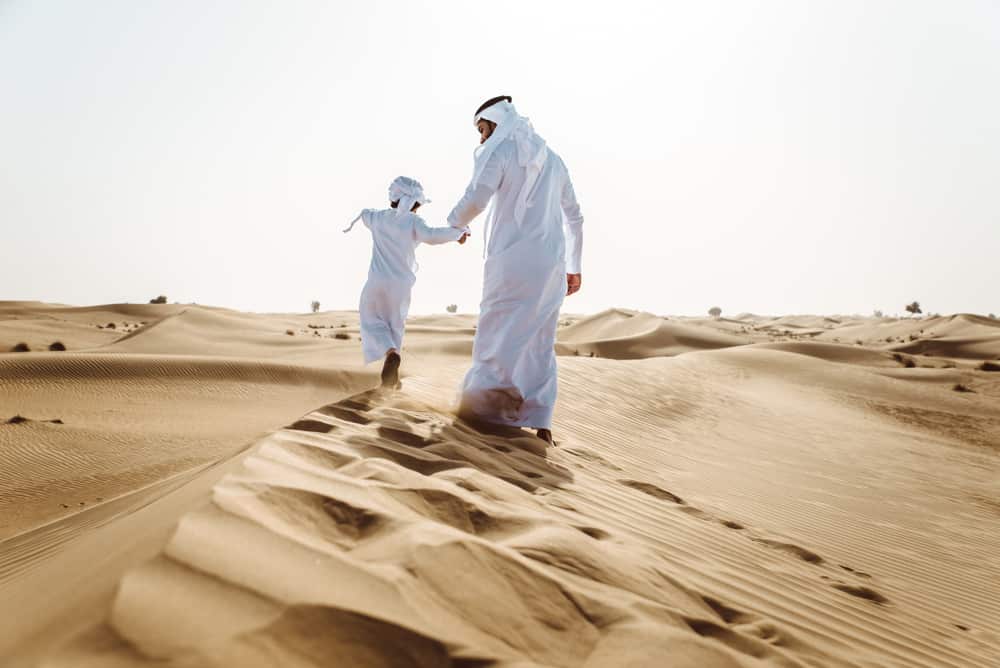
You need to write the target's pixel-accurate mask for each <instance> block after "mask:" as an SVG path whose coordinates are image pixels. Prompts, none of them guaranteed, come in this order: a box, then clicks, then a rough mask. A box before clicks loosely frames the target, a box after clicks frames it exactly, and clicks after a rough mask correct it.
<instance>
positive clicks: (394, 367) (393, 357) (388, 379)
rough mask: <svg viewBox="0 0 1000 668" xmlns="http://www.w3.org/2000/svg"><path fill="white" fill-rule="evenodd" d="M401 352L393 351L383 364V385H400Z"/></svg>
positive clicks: (392, 386) (393, 386)
mask: <svg viewBox="0 0 1000 668" xmlns="http://www.w3.org/2000/svg"><path fill="white" fill-rule="evenodd" d="M400 361H401V360H400V358H399V353H397V352H391V353H389V354H388V355H386V356H385V363H384V364H382V387H391V388H395V387H397V386H398V385H399V363H400Z"/></svg>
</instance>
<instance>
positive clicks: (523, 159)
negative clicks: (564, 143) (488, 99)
mask: <svg viewBox="0 0 1000 668" xmlns="http://www.w3.org/2000/svg"><path fill="white" fill-rule="evenodd" d="M480 120H487V121H492V122H493V123H496V127H495V128H494V129H493V134H491V135H490V138H489V139H487V140H486V141H485V142H483V143H482V144H480V145H479V146H477V147H476V150H475V153H474V157H475V163H476V164H475V168H474V170H473V173H472V187H473V188H474V187H476V186H477V185H479V179H480V178H481V177H482V175H483V170H484V169H485V168H486V163H487V162H488V161H489V159H490V156H491V155H493V151H495V150H496V148H497V146H499V145H500V144H501V143H503V142H504V141H506V140H507V139H508V138H510V139H513V140H514V142H515V144H516V145H517V163H518V164H519V165H520V166H521V167H523V168H524V169H525V170H526V173H525V178H524V185H523V186H522V187H521V192H519V193H518V194H517V202H516V204H515V206H514V220H515V222H516V223H517V224H518V225H520V224H521V222H522V221H523V220H524V213H525V211H527V209H528V203H529V202H528V196H529V195H530V194H531V191H532V189H533V188H534V187H535V182H536V181H538V175H539V174H540V173H541V171H542V167H544V166H545V160H546V158H548V156H549V149H548V146H546V144H545V140H544V139H542V138H541V137H539V136H538V133H536V132H535V129H534V128H533V127H532V126H531V121H529V120H528V119H527V118H525V117H524V116H521V115H519V114H518V113H517V109H515V108H514V105H513V104H512V103H510V102H507V101H506V100H503V101H501V102H497V103H496V104H494V105H491V106H489V107H487V108H485V109H483V110H482V111H481V112H479V113H478V114H476V117H475V119H474V120H473V125H477V124H478V123H479V121H480ZM489 224H490V221H487V225H489Z"/></svg>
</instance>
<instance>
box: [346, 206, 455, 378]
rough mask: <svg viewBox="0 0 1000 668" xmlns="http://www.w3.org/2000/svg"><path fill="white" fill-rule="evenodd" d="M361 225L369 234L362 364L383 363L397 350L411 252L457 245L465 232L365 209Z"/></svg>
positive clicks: (412, 267)
mask: <svg viewBox="0 0 1000 668" xmlns="http://www.w3.org/2000/svg"><path fill="white" fill-rule="evenodd" d="M361 222H363V223H364V224H365V227H367V228H368V229H369V230H371V233H372V261H371V265H370V267H369V269H368V281H367V282H366V283H365V287H364V289H363V290H362V291H361V303H360V304H359V306H358V312H359V313H360V315H361V348H362V350H363V352H364V356H365V364H367V363H369V362H373V361H374V360H377V359H381V358H382V357H384V356H385V353H386V351H388V350H389V349H390V348H395V349H396V350H400V349H401V348H402V346H403V331H404V328H405V322H406V314H407V313H408V312H409V310H410V292H411V290H412V289H413V284H414V283H415V282H416V280H417V275H416V273H415V272H414V270H415V269H416V264H417V262H416V253H415V251H416V248H417V246H418V245H419V244H421V243H425V244H443V243H447V242H449V241H457V240H458V239H459V238H460V237H461V236H462V234H464V233H465V230H462V229H456V228H455V227H429V226H428V225H427V223H425V222H424V220H423V219H422V218H421V217H420V216H418V215H416V214H415V213H397V210H396V209H384V210H382V211H377V210H375V209H365V210H364V211H362V212H361Z"/></svg>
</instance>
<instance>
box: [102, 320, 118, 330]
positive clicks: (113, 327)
mask: <svg viewBox="0 0 1000 668" xmlns="http://www.w3.org/2000/svg"><path fill="white" fill-rule="evenodd" d="M104 328H105V329H117V327H116V326H115V323H113V322H109V323H108V324H106V325H105V326H104Z"/></svg>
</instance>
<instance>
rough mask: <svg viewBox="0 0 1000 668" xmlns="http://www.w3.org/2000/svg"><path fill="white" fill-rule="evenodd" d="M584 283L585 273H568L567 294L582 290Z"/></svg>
mask: <svg viewBox="0 0 1000 668" xmlns="http://www.w3.org/2000/svg"><path fill="white" fill-rule="evenodd" d="M581 285H583V274H566V296H567V297H569V296H570V295H571V294H573V293H574V292H579V291H580V286H581Z"/></svg>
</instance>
